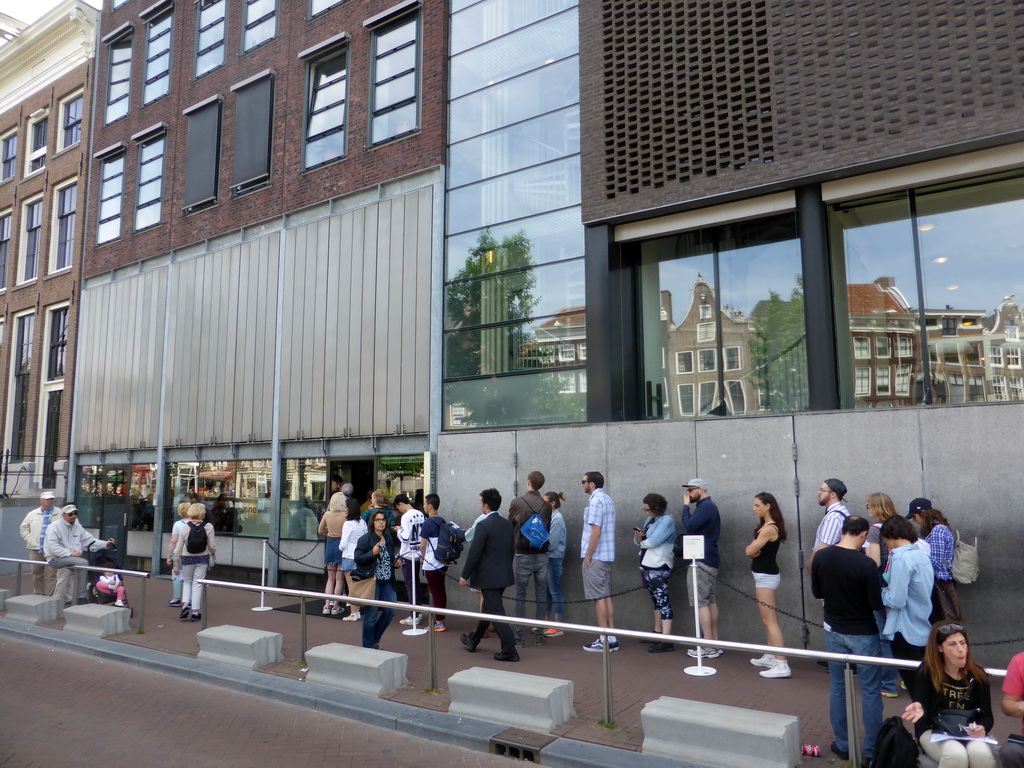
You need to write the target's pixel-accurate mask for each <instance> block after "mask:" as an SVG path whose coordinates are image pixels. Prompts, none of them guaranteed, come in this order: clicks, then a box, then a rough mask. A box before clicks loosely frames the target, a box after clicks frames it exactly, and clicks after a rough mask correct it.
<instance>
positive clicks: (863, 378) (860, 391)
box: [854, 365, 871, 397]
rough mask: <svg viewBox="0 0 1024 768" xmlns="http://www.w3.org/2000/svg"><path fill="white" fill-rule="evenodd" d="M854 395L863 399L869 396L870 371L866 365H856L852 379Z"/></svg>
mask: <svg viewBox="0 0 1024 768" xmlns="http://www.w3.org/2000/svg"><path fill="white" fill-rule="evenodd" d="M854 394H855V395H857V396H859V397H863V396H866V395H870V394H871V369H870V368H869V367H868V366H866V365H858V366H857V370H856V375H855V377H854Z"/></svg>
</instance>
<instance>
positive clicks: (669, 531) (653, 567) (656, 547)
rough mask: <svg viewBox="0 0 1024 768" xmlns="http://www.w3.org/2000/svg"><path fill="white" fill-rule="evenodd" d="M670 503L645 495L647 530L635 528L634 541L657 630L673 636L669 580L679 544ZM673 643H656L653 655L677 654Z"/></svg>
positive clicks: (659, 496)
mask: <svg viewBox="0 0 1024 768" xmlns="http://www.w3.org/2000/svg"><path fill="white" fill-rule="evenodd" d="M666 509H668V501H667V500H666V499H665V497H664V496H662V495H661V494H658V493H649V494H647V495H646V496H644V512H646V513H647V520H645V521H644V527H643V529H642V530H641V529H640V528H634V529H633V541H634V543H636V544H637V545H639V547H640V578H641V581H642V583H643V585H644V587H646V588H647V591H648V592H650V593H651V601H652V602H653V603H654V631H655V632H659V633H661V634H663V635H671V634H672V604H671V603H670V602H669V597H668V580H669V577H670V576H671V575H672V558H673V554H672V547H673V545H674V544H675V541H676V521H675V520H673V519H672V516H671V515H666V514H665V510H666ZM675 649H676V647H675V645H673V644H672V643H654V644H652V645H651V646H650V647H649V648H648V649H647V650H648V651H649V652H650V653H664V652H666V651H674V650H675Z"/></svg>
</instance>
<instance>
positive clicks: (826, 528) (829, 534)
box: [807, 477, 850, 573]
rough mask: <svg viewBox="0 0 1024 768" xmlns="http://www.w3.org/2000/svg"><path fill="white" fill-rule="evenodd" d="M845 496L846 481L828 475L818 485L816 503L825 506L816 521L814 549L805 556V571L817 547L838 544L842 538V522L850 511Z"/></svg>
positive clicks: (808, 570) (809, 568) (821, 547)
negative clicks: (818, 521) (823, 511)
mask: <svg viewBox="0 0 1024 768" xmlns="http://www.w3.org/2000/svg"><path fill="white" fill-rule="evenodd" d="M845 496H846V483H844V482H843V481H842V480H838V479H836V478H834V477H830V478H829V479H828V480H825V481H824V482H823V483H822V484H821V485H819V486H818V505H819V506H822V507H825V514H824V516H823V517H822V518H821V522H820V523H818V530H817V531H816V532H815V533H814V549H812V550H811V554H810V555H809V556H808V557H807V572H808V573H810V571H811V562H812V561H813V560H814V553H815V552H817V551H818V550H819V549H824V548H825V547H831V546H832V545H833V544H838V543H839V541H840V540H841V539H842V538H843V534H842V530H843V522H844V521H845V520H846V518H848V517H849V516H850V511H849V510H848V509H847V508H846V502H844V501H843V499H844V497H845Z"/></svg>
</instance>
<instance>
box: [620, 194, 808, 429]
mask: <svg viewBox="0 0 1024 768" xmlns="http://www.w3.org/2000/svg"><path fill="white" fill-rule="evenodd" d="M638 284H639V291H640V307H641V310H640V311H641V334H642V342H641V345H640V355H641V361H640V362H641V371H642V380H641V381H642V382H643V389H642V396H643V397H644V401H645V408H644V413H645V415H646V417H647V418H660V419H677V418H686V417H691V416H708V415H713V416H727V415H742V414H757V413H784V412H790V411H800V410H804V409H806V408H807V404H808V392H807V350H806V337H807V334H806V329H805V326H804V305H803V281H802V269H801V262H800V249H799V244H798V242H797V239H796V222H795V220H794V217H793V216H792V215H791V214H787V215H783V216H776V217H772V218H768V219H761V220H757V221H752V222H746V223H741V224H730V225H726V226H722V227H715V228H712V229H705V230H698V231H694V232H687V233H684V234H680V235H674V236H671V237H665V238H659V239H657V240H651V241H647V242H644V243H642V244H641V258H640V266H639V277H638Z"/></svg>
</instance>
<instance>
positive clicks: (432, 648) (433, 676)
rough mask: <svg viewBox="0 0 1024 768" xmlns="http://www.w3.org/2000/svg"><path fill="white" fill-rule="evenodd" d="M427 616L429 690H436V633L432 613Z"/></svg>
mask: <svg viewBox="0 0 1024 768" xmlns="http://www.w3.org/2000/svg"><path fill="white" fill-rule="evenodd" d="M429 618H430V621H429V624H430V631H429V632H427V634H428V635H430V640H429V641H428V642H427V648H428V649H429V655H430V690H432V691H436V690H437V644H436V639H435V638H434V635H436V634H437V633H436V632H434V615H433V614H431V615H430V617H429Z"/></svg>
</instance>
